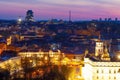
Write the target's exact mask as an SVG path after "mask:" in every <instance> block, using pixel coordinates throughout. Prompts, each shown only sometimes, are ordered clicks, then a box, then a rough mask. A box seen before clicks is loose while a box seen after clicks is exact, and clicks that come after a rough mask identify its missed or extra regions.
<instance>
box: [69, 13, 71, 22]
mask: <svg viewBox="0 0 120 80" xmlns="http://www.w3.org/2000/svg"><path fill="white" fill-rule="evenodd" d="M69 22H71V11H69Z"/></svg>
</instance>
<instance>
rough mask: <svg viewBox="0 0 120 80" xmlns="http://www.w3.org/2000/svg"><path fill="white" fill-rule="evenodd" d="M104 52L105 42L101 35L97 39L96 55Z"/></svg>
mask: <svg viewBox="0 0 120 80" xmlns="http://www.w3.org/2000/svg"><path fill="white" fill-rule="evenodd" d="M103 52H104V43H103V41H101V36H100V35H99V39H98V41H96V46H95V56H101V55H102V54H103Z"/></svg>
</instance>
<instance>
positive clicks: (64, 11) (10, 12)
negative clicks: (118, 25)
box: [0, 0, 120, 20]
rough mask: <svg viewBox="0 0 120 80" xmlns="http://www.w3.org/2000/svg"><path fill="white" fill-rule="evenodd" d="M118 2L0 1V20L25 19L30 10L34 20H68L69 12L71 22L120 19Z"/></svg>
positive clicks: (101, 0)
mask: <svg viewBox="0 0 120 80" xmlns="http://www.w3.org/2000/svg"><path fill="white" fill-rule="evenodd" d="M119 7H120V0H0V19H17V18H18V16H22V17H23V19H24V17H25V14H26V11H27V10H29V9H31V10H33V12H34V17H35V19H37V20H38V19H40V20H44V19H52V18H57V19H66V20H67V19H68V12H69V10H71V12H72V19H73V20H84V19H86V20H87V19H98V18H100V17H101V18H109V17H111V18H115V17H118V18H119V17H120V10H119Z"/></svg>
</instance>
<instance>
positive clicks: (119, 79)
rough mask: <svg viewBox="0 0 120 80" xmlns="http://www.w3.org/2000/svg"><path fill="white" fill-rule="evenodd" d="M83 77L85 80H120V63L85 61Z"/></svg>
mask: <svg viewBox="0 0 120 80" xmlns="http://www.w3.org/2000/svg"><path fill="white" fill-rule="evenodd" d="M82 75H83V77H84V79H85V80H120V62H107V61H106V62H105V61H103V62H102V61H94V60H91V59H90V58H85V59H84V67H83V70H82Z"/></svg>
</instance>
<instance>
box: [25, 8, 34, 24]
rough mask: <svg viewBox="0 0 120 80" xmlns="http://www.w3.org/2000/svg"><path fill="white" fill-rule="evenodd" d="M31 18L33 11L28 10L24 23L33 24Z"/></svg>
mask: <svg viewBox="0 0 120 80" xmlns="http://www.w3.org/2000/svg"><path fill="white" fill-rule="evenodd" d="M33 17H34V15H33V11H32V10H28V11H27V12H26V17H25V21H27V22H33V21H34V19H33Z"/></svg>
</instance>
